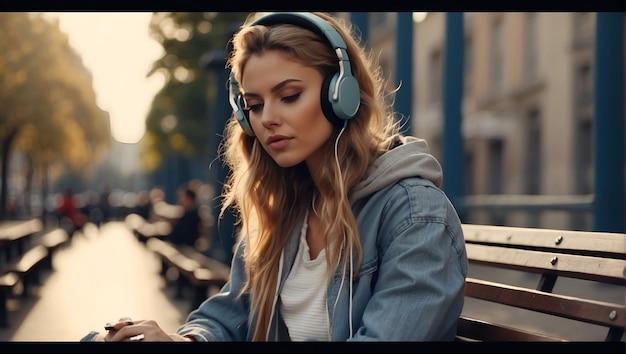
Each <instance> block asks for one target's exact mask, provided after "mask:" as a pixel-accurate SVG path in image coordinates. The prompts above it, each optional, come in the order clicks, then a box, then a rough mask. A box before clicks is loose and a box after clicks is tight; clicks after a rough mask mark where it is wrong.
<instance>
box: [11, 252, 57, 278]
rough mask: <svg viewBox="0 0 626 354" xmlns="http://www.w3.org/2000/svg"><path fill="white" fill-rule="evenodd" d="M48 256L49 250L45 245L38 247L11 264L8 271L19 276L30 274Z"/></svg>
mask: <svg viewBox="0 0 626 354" xmlns="http://www.w3.org/2000/svg"><path fill="white" fill-rule="evenodd" d="M47 255H48V249H47V248H46V246H44V245H37V246H34V247H33V248H31V249H29V250H28V251H26V252H24V254H23V255H22V256H21V257H19V258H18V259H16V260H14V261H11V262H9V263H8V264H7V265H6V270H8V271H11V272H16V273H19V274H25V273H28V272H29V271H30V270H31V269H33V268H34V267H35V266H36V265H37V264H39V263H40V262H42V261H43V260H44V259H45V258H46V256H47Z"/></svg>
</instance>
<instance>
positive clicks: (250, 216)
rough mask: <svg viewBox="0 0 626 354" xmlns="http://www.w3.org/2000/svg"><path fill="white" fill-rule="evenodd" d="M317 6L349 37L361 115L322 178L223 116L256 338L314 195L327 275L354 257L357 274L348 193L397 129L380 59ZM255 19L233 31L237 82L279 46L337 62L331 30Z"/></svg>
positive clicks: (228, 193)
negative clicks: (285, 163)
mask: <svg viewBox="0 0 626 354" xmlns="http://www.w3.org/2000/svg"><path fill="white" fill-rule="evenodd" d="M316 14H317V15H318V16H320V17H322V18H323V19H325V20H326V21H328V22H329V23H330V24H331V25H332V26H333V27H334V28H335V29H336V30H337V32H338V33H339V34H340V35H341V37H342V38H343V40H344V41H345V42H346V45H347V52H348V56H349V58H350V61H351V64H352V65H351V66H352V74H353V76H354V77H355V78H356V79H357V81H358V83H359V88H360V93H361V105H360V108H359V110H358V112H357V114H356V116H355V117H354V118H352V119H351V120H350V122H349V124H348V125H347V127H346V128H345V130H343V131H342V127H341V126H336V127H335V128H334V130H333V135H332V136H331V139H329V140H328V142H327V143H326V144H325V145H324V146H323V149H324V150H325V151H326V153H327V154H328V156H329V157H332V158H329V159H328V160H327V161H328V164H326V165H324V166H321V167H320V171H316V173H319V174H320V176H321V178H320V181H321V182H320V183H319V184H318V185H314V184H313V180H312V178H311V175H310V173H309V171H308V168H307V166H306V164H305V163H304V162H302V163H300V164H298V165H296V166H293V167H288V168H283V167H280V166H279V165H278V164H276V162H275V161H274V160H273V159H272V158H271V157H270V155H269V154H267V153H266V152H265V150H264V149H263V147H262V146H261V144H260V143H259V142H258V140H257V139H256V138H255V137H250V136H248V135H247V134H246V133H245V132H244V131H243V129H242V128H241V126H240V125H239V124H238V122H237V120H236V119H235V118H234V117H231V119H229V121H228V122H227V123H226V127H225V130H224V134H225V135H224V143H223V145H222V146H221V149H220V153H221V155H222V157H223V159H224V161H225V163H226V164H227V166H228V167H229V168H230V173H229V175H228V177H227V179H226V181H225V185H224V189H223V191H224V193H223V195H222V197H223V204H222V210H221V213H220V217H221V216H223V214H224V212H225V211H226V210H236V214H237V224H238V225H237V226H238V228H239V232H240V234H241V237H243V238H244V239H243V240H242V241H243V242H245V244H246V251H245V254H244V257H245V272H246V275H247V280H246V283H245V286H244V289H243V292H242V294H243V293H245V292H248V293H249V295H250V298H251V317H250V318H254V317H255V316H256V318H257V323H256V330H255V333H254V336H253V340H257V341H261V340H266V337H267V329H268V324H269V321H270V318H271V314H272V306H273V301H274V294H275V292H276V291H277V290H276V287H277V281H278V273H279V263H280V257H281V252H282V249H283V247H284V246H285V245H286V243H287V241H288V239H289V236H290V235H291V234H292V231H293V229H294V227H295V225H296V223H298V221H299V220H300V219H301V218H302V217H304V214H305V212H306V210H307V209H308V208H309V207H310V206H311V202H312V201H313V198H316V200H317V201H318V202H319V205H321V207H320V208H317V209H316V211H317V212H318V213H319V216H320V219H321V223H322V225H324V239H325V241H326V246H325V251H326V254H327V263H328V267H327V268H328V273H329V275H330V274H332V273H334V272H335V270H336V269H337V267H338V266H339V265H340V264H342V267H343V271H344V274H345V269H346V263H348V262H347V261H346V260H350V259H353V260H354V269H355V271H354V272H353V273H354V274H358V269H359V267H360V265H361V262H362V249H361V242H360V238H359V230H358V227H357V223H356V219H355V217H354V214H353V213H352V210H351V208H350V204H349V202H348V193H349V191H350V189H351V188H352V187H354V185H355V184H356V183H358V182H359V181H360V180H361V179H362V177H363V175H364V173H365V171H366V169H367V168H368V167H369V166H370V164H371V163H372V162H373V161H374V160H375V159H376V158H377V157H378V156H380V155H381V154H383V153H384V152H385V151H387V150H388V148H389V144H390V137H391V136H393V135H394V134H395V133H397V132H398V125H397V121H396V120H394V119H393V112H392V110H391V105H390V104H388V103H387V101H386V99H385V97H389V95H390V94H392V93H391V92H385V90H386V88H385V83H384V80H383V76H382V73H381V69H380V66H378V64H377V61H376V60H374V58H373V57H372V56H371V55H370V54H369V53H367V52H366V51H365V50H364V48H362V47H361V46H360V45H359V44H358V42H357V36H356V35H355V32H354V30H353V28H352V27H351V26H350V25H348V24H346V23H345V22H343V21H341V20H340V19H336V18H334V17H331V16H330V15H328V14H326V13H316ZM253 19H254V18H253V17H251V18H249V19H248V21H246V23H244V25H243V26H242V27H241V28H240V30H239V31H238V32H237V33H236V34H235V35H234V36H233V38H232V45H233V50H232V52H231V54H230V57H229V58H228V64H227V66H228V67H230V69H231V70H232V72H233V74H234V75H235V79H236V80H237V82H241V78H242V73H243V70H244V68H245V65H246V63H247V62H248V59H249V58H250V57H251V56H253V55H259V54H262V53H265V52H268V51H280V52H281V53H283V54H284V55H287V56H288V57H289V58H291V59H292V60H294V61H296V62H298V63H301V64H304V65H306V66H308V67H313V68H315V69H317V70H318V71H319V72H320V73H321V74H322V75H323V76H324V77H326V76H327V75H329V74H332V73H335V72H337V71H338V70H339V65H338V60H337V55H336V54H335V52H334V51H333V49H332V48H331V46H330V44H329V43H328V41H327V39H326V38H322V37H320V36H319V35H317V34H316V33H314V32H312V31H309V30H307V29H304V28H301V27H298V26H295V25H291V24H276V25H272V26H261V25H255V26H250V25H249V23H250V21H252V20H253ZM340 133H341V136H340V137H339V134H340ZM338 137H339V139H338ZM229 208H232V209H229ZM342 260H343V261H342ZM328 278H329V279H330V276H329V277H328ZM240 295H241V294H240Z"/></svg>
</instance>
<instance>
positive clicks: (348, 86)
mask: <svg viewBox="0 0 626 354" xmlns="http://www.w3.org/2000/svg"><path fill="white" fill-rule="evenodd" d="M328 100H329V101H330V104H331V106H332V108H333V112H335V115H337V117H339V118H340V119H343V120H347V119H352V118H353V117H354V116H355V115H356V112H357V111H358V110H359V106H360V105H361V94H360V92H359V84H358V82H357V81H356V79H355V78H354V76H352V75H343V76H339V74H336V75H334V76H333V77H332V79H331V81H330V84H329V87H328Z"/></svg>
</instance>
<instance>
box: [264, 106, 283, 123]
mask: <svg viewBox="0 0 626 354" xmlns="http://www.w3.org/2000/svg"><path fill="white" fill-rule="evenodd" d="M279 121H280V118H279V115H278V114H277V112H276V110H275V109H274V108H273V107H272V105H271V104H267V103H266V104H265V105H264V106H263V111H262V112H261V124H263V126H264V127H266V128H269V127H271V126H274V125H278V124H279Z"/></svg>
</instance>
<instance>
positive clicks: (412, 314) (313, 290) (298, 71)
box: [85, 13, 467, 341]
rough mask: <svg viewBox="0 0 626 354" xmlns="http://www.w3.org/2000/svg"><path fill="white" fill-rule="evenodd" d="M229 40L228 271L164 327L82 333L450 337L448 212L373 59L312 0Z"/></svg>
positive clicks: (434, 172) (458, 246) (451, 220)
mask: <svg viewBox="0 0 626 354" xmlns="http://www.w3.org/2000/svg"><path fill="white" fill-rule="evenodd" d="M232 43H233V46H234V47H233V48H234V49H233V52H232V53H231V57H230V58H229V65H230V68H231V70H232V73H231V82H230V90H231V97H230V101H231V105H232V106H233V110H234V118H233V119H231V120H230V121H229V122H228V123H227V126H226V129H225V143H224V150H223V153H224V155H223V156H224V158H225V161H226V162H227V163H228V165H229V167H230V169H231V171H232V172H231V174H230V175H229V178H228V180H227V184H226V187H227V188H226V190H225V195H224V203H223V209H222V210H223V211H224V210H226V209H227V208H229V207H234V208H236V210H238V217H239V219H238V220H239V225H238V227H239V230H240V242H239V244H238V246H237V249H236V252H235V255H234V257H233V261H232V265H231V278H230V281H229V282H228V284H226V285H225V286H224V288H223V289H222V290H221V291H220V293H219V294H216V295H214V296H212V297H210V298H209V299H208V300H206V301H205V302H204V303H202V304H201V305H200V306H199V308H197V309H196V310H194V311H192V312H191V313H190V314H189V316H188V318H187V321H186V323H184V324H183V325H182V326H181V327H180V328H179V329H178V330H177V333H175V334H166V333H164V332H163V330H161V329H160V328H159V327H158V324H156V323H155V322H154V321H134V322H131V321H128V322H124V321H120V322H119V323H116V324H115V325H114V326H113V328H112V329H111V331H109V333H107V334H106V335H105V334H101V335H99V336H98V337H94V335H95V334H93V333H92V334H91V335H90V336H88V337H86V338H85V339H87V340H93V339H94V338H97V339H104V340H111V341H120V340H128V339H130V338H131V337H133V336H137V335H139V336H140V337H139V338H141V337H143V338H144V340H186V341H218V340H222V341H266V340H269V341H274V340H279V341H286V340H293V341H302V340H322V341H344V340H394V341H405V340H453V339H454V338H455V331H456V322H457V319H458V317H459V315H460V313H461V310H462V307H463V290H464V284H465V276H466V272H467V258H466V253H465V246H464V240H463V234H462V231H461V224H460V221H459V218H458V216H457V213H456V211H455V209H454V207H453V206H452V204H451V203H450V202H449V200H448V198H447V197H446V196H445V194H444V193H443V192H442V190H440V189H439V187H440V185H441V182H442V171H441V167H440V165H439V163H438V162H437V160H436V159H435V158H434V157H433V156H432V155H430V154H429V152H428V147H427V144H426V142H425V141H423V140H421V139H418V138H415V137H404V136H402V135H400V134H399V133H398V125H397V122H396V121H395V120H394V117H393V114H392V112H391V108H390V106H389V105H387V104H386V100H385V95H384V87H385V86H384V82H383V80H382V76H381V70H380V68H379V67H378V66H375V65H374V62H373V61H372V60H371V59H370V57H368V55H366V53H365V51H364V49H363V48H361V47H360V46H359V45H358V43H357V41H356V40H355V38H354V37H352V34H351V32H350V28H349V27H347V26H346V25H345V24H344V23H343V22H340V21H338V20H337V19H335V18H333V17H331V16H329V15H327V14H324V13H317V14H310V13H305V14H295V13H290V14H270V15H266V16H265V17H261V18H260V19H257V20H255V21H254V22H252V23H248V24H245V25H244V26H242V28H241V30H240V31H239V32H238V33H237V34H235V36H234V37H233V40H232ZM320 92H321V94H320ZM320 97H321V98H320ZM133 338H138V337H133Z"/></svg>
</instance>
